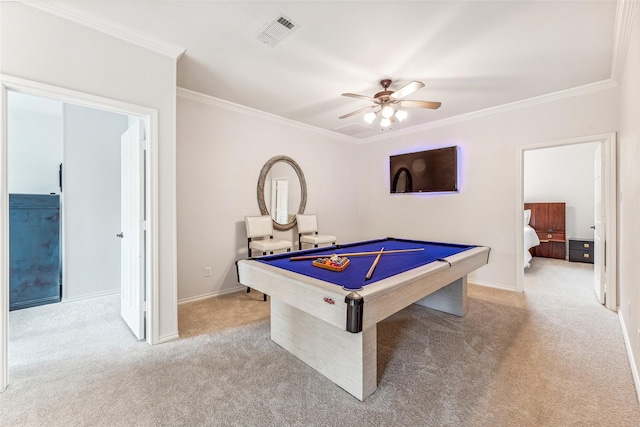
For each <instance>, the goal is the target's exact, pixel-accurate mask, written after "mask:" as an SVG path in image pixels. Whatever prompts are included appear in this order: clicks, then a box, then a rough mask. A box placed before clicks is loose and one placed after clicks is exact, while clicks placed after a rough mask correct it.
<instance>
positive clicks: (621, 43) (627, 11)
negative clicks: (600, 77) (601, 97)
mask: <svg viewBox="0 0 640 427" xmlns="http://www.w3.org/2000/svg"><path fill="white" fill-rule="evenodd" d="M635 8H636V0H619V1H618V6H617V8H616V23H615V29H614V32H615V33H614V36H613V37H614V39H613V58H612V59H611V80H614V81H616V82H617V81H620V78H621V77H622V71H623V70H624V63H625V61H626V58H627V48H628V47H629V39H630V38H631V29H632V27H633V16H634V12H635Z"/></svg>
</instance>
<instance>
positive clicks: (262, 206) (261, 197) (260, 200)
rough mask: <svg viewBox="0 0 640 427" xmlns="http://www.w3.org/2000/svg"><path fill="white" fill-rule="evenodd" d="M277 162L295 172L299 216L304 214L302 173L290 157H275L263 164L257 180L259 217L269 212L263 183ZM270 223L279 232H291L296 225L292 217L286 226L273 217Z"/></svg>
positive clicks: (304, 197) (305, 202) (305, 188)
mask: <svg viewBox="0 0 640 427" xmlns="http://www.w3.org/2000/svg"><path fill="white" fill-rule="evenodd" d="M277 162H284V163H287V164H288V165H289V166H291V167H292V168H293V170H294V171H296V174H297V175H298V179H299V180H300V193H301V197H300V206H299V207H298V212H297V213H299V214H303V213H304V208H305V207H306V206H307V181H306V180H305V179H304V174H303V173H302V169H300V166H299V165H298V164H297V163H296V162H295V160H293V159H292V158H291V157H287V156H275V157H272V158H270V159H269V161H267V163H265V164H264V166H263V167H262V170H261V171H260V177H259V178H258V207H259V208H260V214H261V215H269V216H271V214H270V213H269V210H268V209H267V204H266V203H265V200H264V183H265V181H266V179H267V175H268V174H269V172H270V171H271V167H272V166H273V165H274V164H275V163H277ZM271 221H272V222H273V228H275V229H276V230H280V231H285V230H291V229H292V228H293V227H295V225H296V218H295V217H293V220H292V221H291V222H289V223H287V224H280V223H277V222H276V221H275V220H274V219H273V217H271Z"/></svg>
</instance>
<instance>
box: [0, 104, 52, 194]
mask: <svg viewBox="0 0 640 427" xmlns="http://www.w3.org/2000/svg"><path fill="white" fill-rule="evenodd" d="M7 104H8V111H7V120H8V123H7V140H8V147H9V148H8V149H9V153H8V163H9V168H8V169H9V170H8V179H9V182H8V184H9V193H23V194H50V193H55V194H58V193H60V188H59V187H58V167H59V165H60V163H62V102H60V101H53V100H50V99H44V98H40V97H36V96H31V95H25V94H21V93H17V92H9V96H8V100H7Z"/></svg>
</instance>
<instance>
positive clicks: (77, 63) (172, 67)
mask: <svg viewBox="0 0 640 427" xmlns="http://www.w3.org/2000/svg"><path fill="white" fill-rule="evenodd" d="M0 38H1V40H2V41H3V43H2V60H1V61H0V72H1V73H2V74H5V75H9V76H13V77H19V78H23V79H27V80H32V81H35V82H41V83H45V84H50V85H54V86H57V87H61V88H65V89H70V90H75V91H79V92H82V93H88V94H93V95H96V96H100V97H105V98H109V99H113V100H118V101H122V102H127V103H130V104H134V105H140V106H145V107H147V108H152V109H155V110H157V111H158V119H159V120H158V137H159V142H158V144H159V146H158V167H159V171H160V173H159V183H158V187H159V200H158V210H159V219H158V233H159V239H158V240H159V242H158V244H159V260H158V269H159V295H158V298H159V329H158V335H159V337H158V338H159V341H163V340H168V339H172V338H175V337H177V332H178V318H177V304H176V303H177V301H176V251H175V243H176V240H175V222H174V221H175V208H176V206H175V186H174V177H175V102H176V100H175V98H176V95H175V82H176V63H175V57H173V58H172V57H170V56H166V55H163V54H160V53H155V52H153V51H151V50H148V49H145V48H143V47H140V46H138V45H135V44H132V43H129V42H127V41H124V40H121V39H118V38H114V37H111V36H109V35H106V34H104V33H101V32H98V31H95V30H92V29H90V28H87V27H85V26H83V25H80V24H76V23H74V22H71V21H68V20H65V19H63V18H61V17H57V16H53V15H51V14H48V13H46V12H43V11H41V10H38V9H35V8H32V7H30V6H28V5H27V4H25V3H22V2H0Z"/></svg>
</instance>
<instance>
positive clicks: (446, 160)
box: [389, 147, 458, 193]
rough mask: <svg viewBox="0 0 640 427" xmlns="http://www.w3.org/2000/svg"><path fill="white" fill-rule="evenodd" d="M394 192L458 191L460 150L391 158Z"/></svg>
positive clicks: (442, 149)
mask: <svg viewBox="0 0 640 427" xmlns="http://www.w3.org/2000/svg"><path fill="white" fill-rule="evenodd" d="M389 172H390V173H389V177H390V180H391V182H390V184H391V186H390V188H391V193H435V192H454V191H458V147H447V148H438V149H435V150H427V151H420V152H418V153H407V154H399V155H396V156H391V157H389Z"/></svg>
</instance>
